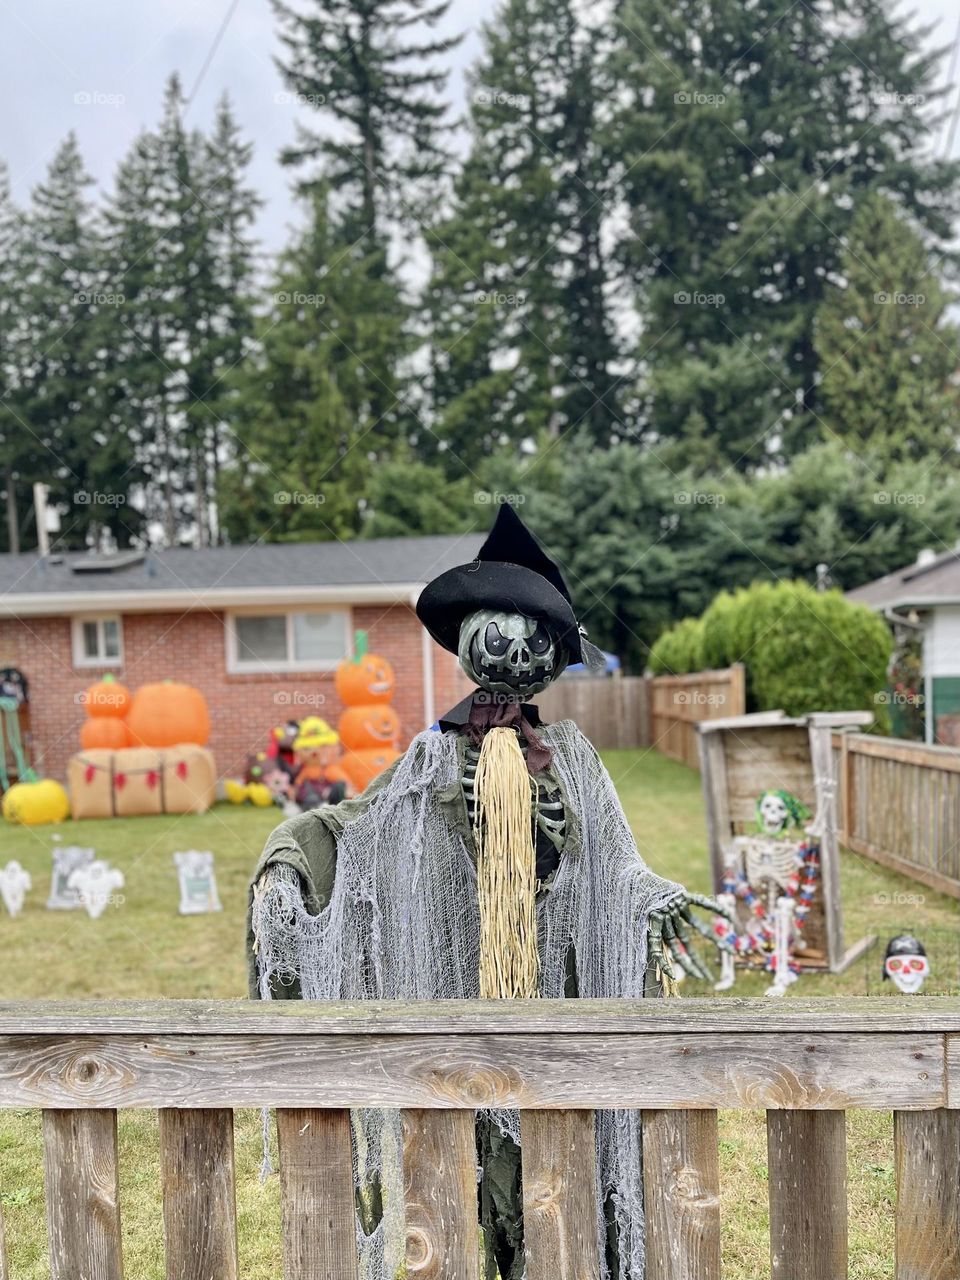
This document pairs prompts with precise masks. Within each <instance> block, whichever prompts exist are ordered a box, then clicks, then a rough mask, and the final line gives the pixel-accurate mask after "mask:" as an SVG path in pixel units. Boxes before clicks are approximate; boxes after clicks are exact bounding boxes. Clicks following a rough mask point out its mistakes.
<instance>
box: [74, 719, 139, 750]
mask: <svg viewBox="0 0 960 1280" xmlns="http://www.w3.org/2000/svg"><path fill="white" fill-rule="evenodd" d="M129 745H130V730H129V729H128V728H127V722H126V720H115V719H114V718H113V717H112V716H103V715H100V716H97V717H96V719H91V720H84V722H83V724H82V725H81V726H80V746H81V747H82V748H83V749H84V751H96V750H97V749H98V748H100V747H104V748H106V749H107V750H108V751H119V750H120V748H121V747H129Z"/></svg>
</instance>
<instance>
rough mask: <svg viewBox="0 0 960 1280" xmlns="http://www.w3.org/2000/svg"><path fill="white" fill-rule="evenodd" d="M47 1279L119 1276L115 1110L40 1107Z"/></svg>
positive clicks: (110, 1279) (116, 1279)
mask: <svg viewBox="0 0 960 1280" xmlns="http://www.w3.org/2000/svg"><path fill="white" fill-rule="evenodd" d="M43 1166H44V1177H45V1180H46V1192H47V1233H48V1236H49V1240H50V1275H51V1280H79V1278H82V1280H122V1277H123V1261H122V1256H121V1249H120V1202H119V1194H118V1182H117V1113H116V1112H115V1111H83V1112H81V1111H45V1112H44V1113H43Z"/></svg>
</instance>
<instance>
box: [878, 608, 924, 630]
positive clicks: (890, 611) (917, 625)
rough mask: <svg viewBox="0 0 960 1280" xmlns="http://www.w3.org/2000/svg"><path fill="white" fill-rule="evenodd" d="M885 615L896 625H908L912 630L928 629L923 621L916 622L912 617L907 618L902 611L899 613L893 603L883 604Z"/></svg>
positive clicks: (888, 620)
mask: <svg viewBox="0 0 960 1280" xmlns="http://www.w3.org/2000/svg"><path fill="white" fill-rule="evenodd" d="M883 616H884V617H885V618H886V620H887V622H892V623H893V624H894V625H895V626H898V627H907V628H908V629H909V630H910V631H926V627H925V626H924V625H923V623H922V622H914V621H913V619H912V618H906V617H904V615H903V614H902V613H897V611H896V609H895V608H894V607H893V605H892V604H885V605H884V606H883Z"/></svg>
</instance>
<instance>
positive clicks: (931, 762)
mask: <svg viewBox="0 0 960 1280" xmlns="http://www.w3.org/2000/svg"><path fill="white" fill-rule="evenodd" d="M833 748H834V761H835V764H836V768H837V777H838V781H839V787H838V790H839V804H838V818H839V822H840V827H841V832H842V834H841V841H842V843H843V844H844V845H846V847H847V848H848V849H852V850H853V852H854V853H860V854H863V855H864V856H865V857H868V858H872V859H873V860H874V861H875V862H879V863H882V864H883V865H884V866H886V867H892V868H893V869H894V870H895V871H901V872H903V874H904V875H907V876H910V877H912V878H913V879H914V880H919V881H920V882H921V883H922V884H926V885H929V886H930V887H931V888H932V889H937V890H939V891H940V892H941V893H948V894H952V895H953V897H955V898H960V750H958V749H957V748H956V747H938V746H926V745H924V744H923V743H918V742H905V741H903V740H902V739H900V738H878V737H873V736H872V735H870V734H864V733H842V734H835V735H834V738H833ZM958 1275H960V1270H958Z"/></svg>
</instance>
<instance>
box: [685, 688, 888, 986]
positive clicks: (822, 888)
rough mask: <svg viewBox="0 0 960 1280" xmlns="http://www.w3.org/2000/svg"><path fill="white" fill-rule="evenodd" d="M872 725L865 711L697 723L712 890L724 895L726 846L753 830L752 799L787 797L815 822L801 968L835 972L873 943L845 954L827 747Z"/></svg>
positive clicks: (866, 939) (764, 715) (864, 940)
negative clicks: (816, 871)
mask: <svg viewBox="0 0 960 1280" xmlns="http://www.w3.org/2000/svg"><path fill="white" fill-rule="evenodd" d="M871 719H872V717H871V715H870V713H869V712H842V713H833V712H831V713H825V712H824V713H816V714H813V715H809V716H803V717H800V718H791V717H788V716H786V715H784V713H783V712H782V711H765V712H761V713H758V714H755V715H745V716H733V717H728V718H726V719H723V720H712V721H706V722H704V723H702V724H700V725H698V734H699V746H700V771H701V776H702V779H703V793H704V802H705V805H706V815H707V840H708V845H709V850H710V869H711V872H712V876H713V887H714V891H715V892H717V893H719V892H720V891H721V890H722V886H723V872H724V868H725V865H726V858H725V850H726V848H727V847H728V846H729V844H730V841H731V840H732V839H733V838H734V837H735V836H739V835H745V834H747V833H748V832H750V831H752V830H753V829H754V826H755V821H756V812H755V811H756V802H757V797H758V796H759V795H760V793H761V792H762V791H767V790H782V791H789V792H791V793H792V794H793V795H795V796H797V797H798V799H800V800H802V801H803V803H804V804H805V805H806V806H807V808H808V809H809V810H810V812H811V813H812V814H813V815H814V817H815V819H818V820H819V823H820V826H821V831H820V837H819V838H820V881H819V883H818V886H817V893H816V895H815V896H814V899H813V903H812V905H811V909H810V913H809V915H808V916H807V922H806V925H805V927H804V942H805V949H807V950H809V951H810V952H811V955H809V956H802V955H801V956H798V957H797V962H798V963H799V964H800V967H801V968H805V969H829V970H830V972H831V973H839V972H841V971H842V970H843V969H845V968H846V967H847V966H848V965H849V964H852V962H853V961H854V960H855V959H856V958H857V957H858V956H860V955H862V954H863V952H864V951H865V950H866V949H867V948H868V947H869V946H870V945H871V944H872V943H873V942H874V938H872V937H864V938H861V939H859V941H858V942H856V943H855V944H854V945H853V946H851V947H850V948H848V949H847V950H844V943H843V907H842V903H841V898H840V868H839V856H840V855H839V842H838V836H837V829H838V823H837V779H836V773H835V768H834V761H833V748H832V736H833V733H834V732H835V731H837V730H838V729H842V728H848V727H853V726H857V727H862V726H863V725H865V724H869V723H870V720H871ZM814 953H820V954H819V955H817V954H814Z"/></svg>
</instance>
